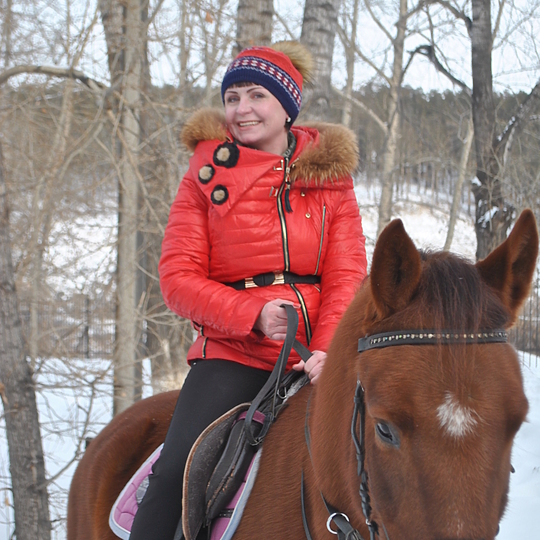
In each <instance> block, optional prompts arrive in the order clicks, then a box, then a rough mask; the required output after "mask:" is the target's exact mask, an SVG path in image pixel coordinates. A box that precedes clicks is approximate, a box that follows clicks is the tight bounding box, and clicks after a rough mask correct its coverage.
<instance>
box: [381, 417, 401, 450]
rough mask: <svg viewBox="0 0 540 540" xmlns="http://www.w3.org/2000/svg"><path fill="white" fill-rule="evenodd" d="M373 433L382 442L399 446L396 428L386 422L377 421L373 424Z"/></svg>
mask: <svg viewBox="0 0 540 540" xmlns="http://www.w3.org/2000/svg"><path fill="white" fill-rule="evenodd" d="M375 433H377V436H378V437H379V439H381V441H382V442H384V443H386V444H391V445H392V446H397V447H399V436H398V434H397V433H396V430H395V429H394V428H393V427H392V426H390V425H389V424H387V423H386V422H377V423H376V424H375Z"/></svg>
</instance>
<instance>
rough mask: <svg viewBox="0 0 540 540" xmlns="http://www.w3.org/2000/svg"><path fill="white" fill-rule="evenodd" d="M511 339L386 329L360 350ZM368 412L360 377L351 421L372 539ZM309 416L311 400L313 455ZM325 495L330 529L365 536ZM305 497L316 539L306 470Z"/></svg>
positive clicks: (497, 333) (348, 539) (354, 539)
mask: <svg viewBox="0 0 540 540" xmlns="http://www.w3.org/2000/svg"><path fill="white" fill-rule="evenodd" d="M507 341H508V334H507V332H506V331H505V330H489V331H480V332H463V331H455V330H406V331H397V332H382V333H380V334H373V335H371V336H366V337H364V338H360V339H359V340H358V353H360V354H361V353H363V352H366V351H369V350H371V349H384V348H386V347H392V346H395V345H455V344H465V345H470V344H478V345H482V344H487V343H506V342H507ZM365 415H366V407H365V391H364V388H363V386H362V383H361V382H360V380H357V383H356V390H355V393H354V409H353V417H352V421H351V437H352V440H353V443H354V446H355V449H356V460H357V473H358V477H359V478H360V488H359V493H360V499H361V504H362V512H363V514H364V518H365V520H366V525H367V526H368V529H369V536H370V540H375V537H376V536H379V524H378V523H377V522H376V521H375V520H373V519H372V518H371V500H370V496H369V483H368V480H369V478H368V473H367V471H366V469H365V458H366V451H365V450H366V449H365ZM308 418H309V402H308V407H307V411H306V423H305V434H306V444H307V446H308V451H309V454H310V456H311V444H310V435H309V427H308ZM358 424H359V425H358ZM321 497H322V500H323V503H324V505H325V507H326V509H327V511H328V513H329V518H328V521H327V524H326V526H327V529H328V530H329V531H330V532H331V533H332V534H335V535H337V537H338V540H364V538H363V537H362V535H361V534H360V533H359V532H358V530H356V529H354V528H353V527H352V525H351V524H350V522H349V518H348V517H347V515H346V514H344V513H343V512H340V511H339V510H337V509H336V508H334V507H333V506H331V505H330V504H329V503H328V502H327V501H326V499H325V498H324V495H323V494H322V493H321ZM301 499H302V501H301V502H302V519H303V522H304V531H305V533H306V538H307V540H312V537H311V533H310V531H309V526H308V523H307V516H306V511H305V497H304V474H303V472H302V485H301ZM331 523H334V525H335V527H336V529H333V528H332V527H331ZM381 525H382V529H383V531H384V534H385V536H386V539H387V540H389V539H388V534H387V532H386V529H385V527H384V524H381Z"/></svg>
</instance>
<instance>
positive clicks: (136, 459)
mask: <svg viewBox="0 0 540 540" xmlns="http://www.w3.org/2000/svg"><path fill="white" fill-rule="evenodd" d="M537 253H538V233H537V228H536V222H535V220H534V217H533V214H532V212H530V211H525V212H524V213H523V214H522V215H521V216H520V218H519V219H518V221H517V222H516V225H515V227H514V229H513V231H512V232H511V234H510V236H509V237H508V239H507V240H506V241H505V242H503V244H501V245H500V246H499V247H498V248H497V249H496V250H495V251H493V252H492V253H491V254H490V255H489V256H488V257H487V258H486V259H484V260H482V261H480V262H479V263H477V264H475V265H473V264H471V263H469V262H467V261H465V260H463V259H461V258H459V257H457V256H455V255H452V254H450V253H446V252H433V253H424V252H421V251H418V250H417V249H416V247H415V246H414V244H413V242H412V241H411V239H410V238H409V236H408V235H407V234H406V232H405V230H404V228H403V225H402V223H401V222H400V221H399V220H398V221H394V222H392V223H391V224H390V225H389V226H388V227H387V228H386V229H385V230H384V231H383V233H382V234H381V236H380V238H379V240H378V242H377V245H376V247H375V252H374V255H373V264H372V269H371V274H370V276H369V277H368V278H367V279H366V281H365V283H364V284H363V286H362V288H361V289H360V291H359V293H358V294H357V296H356V297H355V299H354V300H353V302H352V303H351V305H350V307H349V308H348V310H347V312H346V313H345V315H344V317H343V319H342V321H341V323H340V324H339V327H338V329H337V331H336V334H335V336H334V339H333V341H332V344H331V346H330V348H329V350H328V358H327V362H326V365H325V367H324V370H323V372H322V374H321V376H320V380H319V381H318V383H317V384H316V385H313V386H311V385H308V386H306V387H304V388H303V389H302V390H300V391H299V392H298V393H297V394H296V395H294V396H293V397H292V398H291V399H290V400H289V401H288V405H287V407H285V408H284V410H283V412H282V413H281V415H280V416H279V418H278V420H277V422H276V423H275V424H274V425H273V426H272V428H271V429H270V431H269V433H268V435H267V437H266V439H265V443H264V449H263V452H262V457H261V459H260V463H259V471H258V476H257V479H256V481H255V485H254V487H253V490H252V492H251V496H250V498H249V500H248V502H247V506H246V508H245V510H244V513H243V518H242V521H241V523H240V526H239V528H238V529H237V531H236V533H235V536H234V539H235V540H248V539H250V540H251V539H253V538H273V539H284V538H294V539H302V538H307V539H313V540H323V539H330V538H334V536H333V535H332V534H331V533H330V532H329V529H332V530H334V531H340V535H342V537H343V538H345V535H347V534H349V537H350V538H366V539H367V538H378V537H380V538H382V539H385V538H387V539H389V540H465V539H466V540H492V539H494V538H495V535H496V533H497V530H498V525H499V521H500V520H501V517H502V515H503V513H504V509H505V507H506V504H507V499H508V489H509V476H510V472H511V469H512V466H511V462H510V461H511V451H512V444H513V440H514V437H515V435H516V433H517V431H518V429H519V428H520V426H521V424H522V422H523V421H524V420H525V417H526V414H527V409H528V404H527V399H526V397H525V394H524V391H523V381H522V377H521V371H520V366H519V361H518V357H517V354H516V352H515V350H514V349H513V347H512V346H511V345H509V344H508V343H506V330H507V329H508V328H509V327H510V326H511V325H512V324H513V323H514V322H515V320H516V318H517V313H518V310H519V308H520V306H521V304H522V303H523V302H524V300H525V299H526V297H527V294H528V291H529V288H530V285H531V281H532V276H533V273H534V269H535V266H536V257H537ZM176 398H177V392H172V393H168V394H162V395H159V396H155V397H153V398H149V399H148V400H144V401H142V402H139V403H137V404H136V405H134V406H133V407H132V408H130V409H129V410H128V411H126V412H124V413H123V414H121V415H119V416H117V417H116V418H114V419H113V421H112V422H111V424H110V425H109V426H107V427H106V428H105V429H104V430H103V432H102V433H101V434H100V435H99V436H98V437H97V438H96V439H95V440H94V441H93V442H92V443H91V444H90V446H89V448H88V450H87V452H86V453H85V455H84V457H83V458H82V460H81V462H80V464H79V467H78V469H77V471H76V473H75V475H74V477H73V482H72V486H71V491H70V498H69V511H68V540H114V538H115V536H114V535H113V533H112V532H111V531H110V529H109V526H108V518H109V512H110V509H111V506H112V504H113V502H114V500H115V498H116V497H117V495H118V493H119V492H120V491H121V490H122V488H123V486H124V485H125V483H126V482H127V481H128V480H129V478H130V477H131V475H132V474H133V473H134V472H135V471H136V470H137V468H138V466H139V465H140V464H141V463H142V462H143V461H144V460H145V459H146V458H147V457H148V455H150V453H151V452H152V451H153V449H154V448H155V447H157V446H158V445H159V444H160V443H161V442H162V440H163V438H164V436H165V432H166V428H167V425H168V422H169V420H170V417H171V414H172V411H173V408H174V404H175V401H176ZM344 516H346V518H345V517H344ZM329 518H331V519H329ZM347 520H348V521H347ZM366 521H367V522H369V524H370V526H369V527H368V525H367V524H366ZM341 530H342V531H343V532H341Z"/></svg>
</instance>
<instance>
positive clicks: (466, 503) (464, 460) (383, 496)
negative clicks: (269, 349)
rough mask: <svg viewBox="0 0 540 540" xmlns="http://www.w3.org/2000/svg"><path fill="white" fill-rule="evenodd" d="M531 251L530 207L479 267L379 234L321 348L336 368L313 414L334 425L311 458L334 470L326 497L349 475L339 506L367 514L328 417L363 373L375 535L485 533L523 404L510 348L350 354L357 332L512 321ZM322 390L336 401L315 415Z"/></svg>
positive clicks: (398, 229) (426, 538) (437, 538)
mask: <svg viewBox="0 0 540 540" xmlns="http://www.w3.org/2000/svg"><path fill="white" fill-rule="evenodd" d="M537 253H538V234H537V229H536V223H535V220H534V217H533V214H532V212H530V211H526V212H524V213H523V214H522V215H521V217H520V218H519V220H518V221H517V223H516V225H515V227H514V229H513V231H512V233H511V234H510V236H509V237H508V239H507V240H506V241H505V242H504V243H503V244H501V246H499V247H498V248H497V249H496V250H495V251H493V252H492V253H491V254H490V255H489V256H488V257H487V258H486V259H484V260H482V261H480V262H479V263H477V264H476V265H473V264H470V263H468V262H466V261H464V260H462V259H460V258H459V257H456V256H454V255H451V254H449V253H442V252H439V253H423V252H419V251H418V250H417V249H416V248H415V246H414V244H413V242H412V241H411V239H410V238H409V236H408V235H407V233H406V232H405V230H404V228H403V225H402V223H401V221H399V220H397V221H394V222H392V223H391V224H390V225H389V226H388V227H387V228H386V229H385V230H384V231H383V233H382V234H381V236H380V238H379V240H378V242H377V245H376V247H375V252H374V255H373V263H372V269H371V274H370V277H369V278H368V279H367V280H366V283H365V284H364V286H363V287H362V289H361V291H360V292H359V294H358V295H357V297H356V298H355V300H354V301H353V303H352V304H351V306H350V308H349V310H348V311H347V313H346V315H345V316H344V318H343V321H342V324H341V325H340V327H339V329H338V331H337V332H336V336H335V339H334V341H333V343H332V346H331V348H330V350H329V353H328V367H329V368H330V367H332V369H325V371H324V373H323V376H324V377H323V376H321V383H320V384H321V392H320V394H321V395H320V396H317V397H318V398H319V397H320V399H317V404H316V409H317V410H316V411H314V412H315V413H316V414H317V415H322V417H324V416H325V415H326V416H327V419H324V418H322V417H318V419H319V420H321V421H322V422H324V421H328V422H333V424H334V427H333V428H331V430H330V432H331V435H330V436H331V441H330V442H329V440H328V438H327V440H326V442H325V443H324V444H322V443H321V444H319V443H318V442H317V441H315V442H314V448H313V454H314V463H315V464H317V463H318V464H319V465H321V466H322V467H323V468H324V467H326V468H327V469H328V468H330V469H334V473H333V474H335V476H334V477H333V478H334V479H333V480H328V479H325V478H323V476H324V475H323V474H322V473H321V472H319V474H318V476H319V477H320V478H321V486H322V490H323V491H324V490H327V491H329V492H330V493H329V494H328V495H327V497H329V499H330V502H332V503H333V504H335V505H338V503H339V498H338V497H339V496H338V495H337V491H336V490H338V491H339V490H340V489H341V490H343V482H346V483H347V485H348V486H349V487H348V488H347V489H348V499H349V503H346V508H347V511H348V512H350V513H351V514H353V515H354V516H355V519H356V520H359V519H361V520H363V517H359V516H361V513H360V514H359V513H358V507H359V501H360V497H359V496H358V494H357V493H355V492H357V489H358V487H359V484H360V481H359V479H358V477H357V476H356V471H355V466H356V459H355V457H354V449H353V443H352V441H351V436H350V434H348V433H347V430H346V429H345V430H344V429H343V428H342V427H338V426H342V425H343V422H344V425H345V426H346V425H347V420H346V418H339V419H338V418H335V417H334V418H333V420H332V419H330V417H331V415H332V412H333V411H336V410H337V406H338V405H337V403H338V402H340V401H341V402H343V403H344V407H345V410H347V411H349V412H348V414H349V416H350V412H351V411H352V403H351V400H352V398H351V393H353V389H352V386H353V385H354V384H355V383H356V379H358V380H360V381H361V383H362V385H363V387H364V389H365V395H364V400H365V421H364V428H365V459H364V462H365V469H366V471H367V473H368V478H369V480H368V488H369V495H370V498H371V507H372V512H373V519H374V520H375V521H376V522H378V524H379V527H380V528H381V537H382V538H384V531H383V530H382V528H383V526H384V528H385V529H386V531H387V534H388V537H389V539H390V540H396V539H399V540H409V539H411V540H412V539H414V540H454V539H455V540H457V539H460V540H464V539H467V540H480V539H482V540H492V539H493V538H494V537H495V535H496V532H497V529H498V524H499V521H500V519H501V517H502V514H503V512H504V509H505V506H506V503H507V493H508V486H509V475H510V471H511V464H510V456H511V449H512V443H513V439H514V436H515V435H516V433H517V431H518V429H519V427H520V426H521V424H522V422H523V421H524V419H525V416H526V414H527V408H528V404H527V399H526V397H525V394H524V392H523V384H522V377H521V372H520V367H519V362H518V358H517V355H516V353H515V351H514V349H513V348H512V347H511V346H510V345H509V344H506V343H491V342H490V343H478V342H475V343H468V344H466V343H458V342H455V341H453V340H450V342H441V341H439V342H436V343H434V344H430V345H423V346H417V345H395V346H390V347H387V348H380V349H370V350H367V351H365V352H363V353H361V354H359V353H358V352H357V350H356V346H357V342H358V339H359V338H363V337H365V336H368V335H373V334H378V333H383V332H389V331H391V332H393V331H397V333H400V331H415V330H451V331H452V332H453V333H454V334H456V335H464V334H468V335H469V336H470V335H471V334H473V335H478V333H479V332H480V331H490V330H495V329H504V328H508V327H509V326H511V324H512V323H513V322H514V321H515V319H516V317H517V310H518V309H519V307H520V306H521V304H522V302H523V301H524V300H525V298H526V295H527V293H528V290H529V287H530V284H531V280H532V275H533V272H534V268H535V264H536V257H537ZM473 341H476V338H475V339H474V340H473ZM340 377H341V382H339V379H340ZM343 377H345V378H346V379H347V382H343V381H344V378H343ZM336 386H337V387H339V389H338V390H330V387H332V388H336ZM345 395H346V396H347V397H344V396H345ZM324 396H326V399H329V400H332V401H333V402H334V405H333V407H331V410H330V411H331V412H322V411H324V410H325V407H324V406H321V404H322V402H323V401H324ZM343 400H345V401H343ZM347 400H348V404H345V402H346V401H347ZM319 401H320V402H321V403H319ZM334 414H335V413H334ZM338 420H339V421H338ZM349 425H350V423H349ZM313 429H314V430H315V431H318V429H317V427H315V426H313ZM314 439H316V437H315V436H314ZM344 448H346V450H344ZM325 453H326V454H328V455H330V454H333V457H332V458H330V459H327V457H326V456H325ZM339 453H340V454H341V455H345V456H346V458H345V460H346V461H347V464H346V465H345V464H344V463H343V462H342V463H341V464H339V463H337V465H336V464H334V461H338V460H339V458H336V455H337V454H339ZM340 466H341V468H340ZM343 471H347V473H346V474H347V478H346V480H344V477H343ZM338 479H339V480H338ZM354 505H355V506H356V508H353V506H354ZM343 511H344V512H345V510H343ZM356 526H358V527H359V528H360V530H361V532H364V531H365V529H364V528H362V527H364V526H363V525H361V524H357V525H356Z"/></svg>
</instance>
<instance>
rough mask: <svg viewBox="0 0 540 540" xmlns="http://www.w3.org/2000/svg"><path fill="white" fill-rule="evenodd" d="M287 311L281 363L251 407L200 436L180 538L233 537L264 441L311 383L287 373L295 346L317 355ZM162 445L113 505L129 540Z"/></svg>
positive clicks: (187, 479) (118, 527)
mask: <svg viewBox="0 0 540 540" xmlns="http://www.w3.org/2000/svg"><path fill="white" fill-rule="evenodd" d="M283 307H284V308H285V309H286V310H287V335H286V338H285V341H284V343H283V347H282V349H281V352H280V354H279V357H278V360H277V362H276V365H275V367H274V369H273V371H272V373H271V375H270V377H269V378H268V380H267V382H266V384H265V385H264V386H263V388H262V389H261V391H260V392H259V393H258V394H257V396H256V397H255V399H254V400H253V401H252V402H251V403H243V404H241V405H238V406H237V407H235V408H233V409H231V410H230V411H228V412H227V413H225V414H224V415H223V416H221V417H220V418H218V419H217V420H216V421H214V422H213V423H212V424H210V425H209V426H208V427H207V428H206V429H205V430H204V431H203V432H202V433H201V435H200V436H199V437H198V439H197V440H196V441H195V444H194V445H193V447H192V449H191V452H190V454H189V456H188V460H187V463H186V469H185V471H184V485H183V501H182V509H183V512H182V519H181V520H180V523H179V524H178V527H177V530H176V534H175V536H174V540H183V539H185V540H196V539H197V536H198V534H199V532H200V531H201V529H202V528H203V527H208V528H209V535H208V537H209V538H210V539H211V540H220V539H222V540H226V539H227V538H231V537H232V534H233V533H234V531H235V529H236V527H237V526H238V523H239V521H240V518H241V517H242V512H243V507H244V505H245V503H246V502H247V498H248V497H249V493H250V492H251V488H252V486H253V483H254V481H255V477H256V474H257V469H258V463H259V459H260V456H261V450H262V442H263V440H264V437H265V436H266V434H267V432H268V430H269V429H270V426H271V425H272V424H273V423H274V422H275V420H276V419H277V416H278V414H279V412H280V411H281V410H282V409H283V407H285V406H286V401H287V399H288V398H289V397H290V396H291V395H293V394H294V393H296V392H297V391H298V390H299V389H300V388H302V386H304V385H305V384H307V383H308V382H309V379H308V377H307V375H305V374H303V373H300V372H297V371H291V372H289V373H288V374H287V375H285V367H286V365H287V360H288V358H289V355H290V353H291V350H292V349H293V348H294V349H295V350H296V351H297V352H298V354H299V355H300V357H301V358H302V359H303V360H304V361H306V360H308V359H309V357H310V356H311V352H310V351H309V350H308V349H307V348H306V347H304V346H303V345H302V344H301V343H300V342H298V341H297V340H296V338H295V336H296V331H297V329H298V314H297V313H296V311H295V310H294V308H293V307H292V306H288V305H283ZM160 452H161V447H159V448H158V449H156V451H155V452H154V453H153V454H152V455H151V456H150V457H149V458H148V459H147V460H146V462H145V463H144V464H143V465H142V466H141V467H140V468H139V470H138V471H137V472H136V473H135V475H134V476H133V477H132V478H131V480H130V481H129V482H128V484H127V485H126V487H125V488H124V489H123V490H122V492H121V493H120V495H119V497H118V499H117V501H116V502H115V504H114V505H113V508H112V510H111V513H110V516H109V525H110V527H111V529H112V530H113V532H114V533H115V534H116V535H117V536H119V537H120V538H122V539H124V540H128V539H129V535H130V530H131V524H132V522H133V519H134V517H135V513H136V510H137V507H138V503H139V502H140V501H141V500H142V497H143V496H144V492H145V491H146V486H147V483H148V475H149V474H150V473H151V468H152V465H153V463H154V462H155V461H156V460H157V458H158V457H159V454H160Z"/></svg>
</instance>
